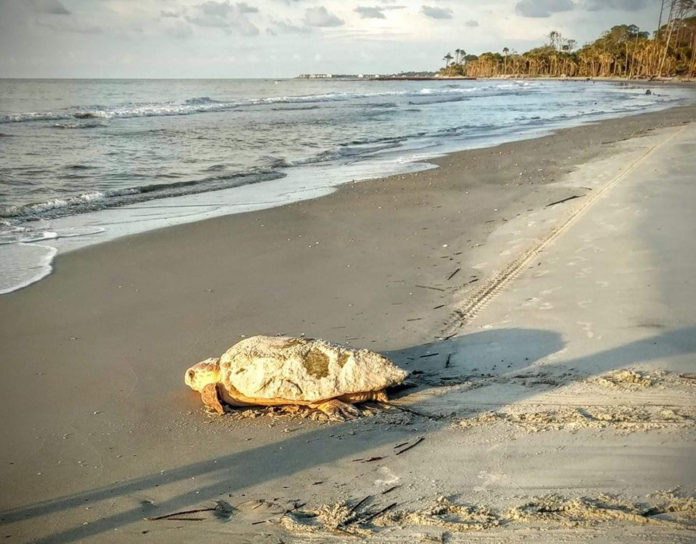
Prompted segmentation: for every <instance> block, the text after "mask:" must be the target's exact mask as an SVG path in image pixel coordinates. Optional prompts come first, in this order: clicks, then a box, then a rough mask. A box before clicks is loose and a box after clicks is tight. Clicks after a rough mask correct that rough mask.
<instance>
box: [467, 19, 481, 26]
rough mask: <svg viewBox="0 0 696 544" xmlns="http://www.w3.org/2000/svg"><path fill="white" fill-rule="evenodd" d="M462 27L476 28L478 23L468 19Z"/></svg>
mask: <svg viewBox="0 0 696 544" xmlns="http://www.w3.org/2000/svg"><path fill="white" fill-rule="evenodd" d="M464 26H468V27H469V28H476V27H477V26H479V22H478V21H474V20H473V19H470V20H468V21H467V22H466V23H464Z"/></svg>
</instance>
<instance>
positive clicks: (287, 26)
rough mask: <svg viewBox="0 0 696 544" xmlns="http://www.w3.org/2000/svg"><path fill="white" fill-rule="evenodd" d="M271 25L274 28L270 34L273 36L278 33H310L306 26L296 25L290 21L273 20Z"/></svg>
mask: <svg viewBox="0 0 696 544" xmlns="http://www.w3.org/2000/svg"><path fill="white" fill-rule="evenodd" d="M271 24H272V25H273V27H274V28H269V29H268V33H269V34H271V35H272V36H276V35H277V33H278V32H281V33H284V34H305V33H307V32H309V31H310V29H309V28H308V27H306V26H300V25H294V24H292V22H291V21H290V20H289V19H284V20H275V19H272V20H271Z"/></svg>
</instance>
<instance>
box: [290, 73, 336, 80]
mask: <svg viewBox="0 0 696 544" xmlns="http://www.w3.org/2000/svg"><path fill="white" fill-rule="evenodd" d="M298 77H299V78H300V79H331V78H333V77H334V76H333V74H300V75H299V76H298Z"/></svg>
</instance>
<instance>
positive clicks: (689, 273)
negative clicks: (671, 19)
mask: <svg viewBox="0 0 696 544" xmlns="http://www.w3.org/2000/svg"><path fill="white" fill-rule="evenodd" d="M695 120H696V107H681V108H673V109H670V110H666V111H661V112H656V113H647V114H642V115H636V116H632V117H625V118H621V119H614V120H607V121H602V122H599V123H594V124H590V125H586V126H581V127H576V128H571V129H564V130H561V131H559V132H557V133H555V134H553V135H551V136H547V137H543V138H537V139H532V140H526V141H520V142H514V143H509V144H504V145H501V146H498V147H493V148H486V149H477V150H470V151H464V152H459V153H454V154H451V155H448V156H446V157H443V158H441V159H438V160H437V161H435V162H436V163H437V164H438V166H439V168H437V169H434V170H428V171H423V172H419V173H414V174H408V175H399V176H394V177H389V178H385V179H380V180H373V181H369V182H359V183H352V184H348V185H344V186H342V187H341V188H340V189H339V190H338V191H337V192H335V193H334V194H331V195H329V196H326V197H322V198H319V199H315V200H310V201H304V202H298V203H293V204H289V205H287V206H284V207H279V208H273V209H269V210H265V211H259V212H254V213H248V214H239V215H233V216H227V217H222V218H217V219H212V220H209V221H204V222H200V223H194V224H189V225H182V226H177V227H172V228H168V229H163V230H158V231H154V232H149V233H145V234H141V235H137V236H131V237H128V238H123V239H120V240H116V241H113V242H109V243H105V244H102V245H98V246H94V247H90V248H86V249H83V250H79V251H75V252H72V253H69V254H67V255H64V256H61V257H59V258H58V260H57V261H56V264H55V270H54V273H53V274H52V275H51V276H49V277H47V278H46V279H45V280H42V281H41V282H39V283H36V284H33V285H31V286H29V287H28V288H26V289H22V290H20V291H17V292H14V293H10V294H7V295H3V296H0V345H1V346H2V358H3V362H4V364H3V365H2V376H1V379H0V408H1V409H2V413H3V414H4V417H3V421H2V423H1V424H0V425H1V430H2V435H3V437H4V439H3V445H2V447H0V481H2V492H1V493H0V523H1V524H2V533H1V534H2V536H3V539H4V541H5V542H8V543H20V542H46V543H49V542H50V543H69V542H133V541H142V542H198V541H208V542H210V541H213V542H218V541H219V542H222V541H225V542H254V543H269V544H271V543H272V544H277V543H279V542H286V543H288V542H310V541H312V542H354V541H357V539H356V536H357V537H359V538H362V539H364V540H365V541H368V542H397V541H398V542H501V541H506V542H522V541H531V542H548V543H551V542H559V541H564V542H568V541H572V542H590V541H598V540H597V539H598V538H601V541H603V542H626V541H627V540H628V539H629V538H630V540H631V541H634V542H684V543H686V542H693V539H694V538H695V535H696V533H695V532H694V531H695V530H696V503H695V502H694V501H695V500H694V498H693V493H694V490H695V489H696V471H695V470H694V463H693V459H694V455H695V454H696V448H694V439H695V438H696V434H695V432H694V428H695V427H694V423H695V421H696V411H695V404H694V401H695V400H696V381H694V379H693V378H694V374H693V373H694V372H695V370H694V364H693V361H694V351H696V343H695V342H696V329H695V327H696V316H695V315H694V312H693V307H694V305H693V304H694V303H696V300H695V298H694V297H695V296H696V287H695V286H694V280H693V278H694V277H696V270H694V268H695V265H694V259H693V255H694V240H695V239H696V237H695V235H696V231H695V228H696V224H695V223H694V219H693V205H694V202H695V200H694V199H695V198H696V191H695V190H694V188H693V183H692V182H693V171H694V156H695V154H694V152H693V151H694V149H695V145H696V124H694V121H695ZM255 334H269V335H275V334H284V335H292V336H297V335H307V336H310V337H316V338H323V339H326V340H330V341H333V342H338V343H344V344H347V345H351V346H354V347H365V348H369V349H372V350H375V351H378V352H380V353H384V354H385V355H387V356H389V357H390V358H392V359H393V360H394V361H395V362H396V363H397V364H399V365H400V366H402V367H403V368H405V369H407V370H409V371H411V372H413V375H412V376H411V378H410V382H411V383H412V385H413V386H414V387H413V388H411V389H406V390H404V391H400V392H399V393H397V394H396V395H395V400H394V403H395V406H394V407H386V408H384V407H383V408H378V407H368V409H369V412H370V414H366V415H365V416H364V417H362V418H360V419H358V420H356V421H351V422H347V423H328V422H323V421H313V420H309V419H302V418H298V417H290V416H287V415H271V414H268V413H267V411H264V410H257V411H253V410H250V411H244V410H242V411H240V412H239V413H237V414H230V415H227V416H223V417H214V416H211V415H209V414H206V412H205V411H204V410H203V407H202V404H201V402H200V399H199V398H198V396H197V395H196V394H195V393H193V392H192V391H190V390H188V389H187V388H186V386H185V385H184V383H183V374H184V371H185V370H186V368H187V367H188V366H190V365H191V364H193V363H195V362H197V361H199V360H202V359H205V358H206V357H210V356H216V355H219V354H220V353H222V352H223V351H224V350H225V349H227V348H228V347H229V346H231V345H232V344H234V343H235V342H237V341H238V340H240V339H241V338H243V337H247V336H250V335H255ZM414 371H415V372H414ZM421 437H422V438H423V440H422V441H419V438H421ZM402 443H406V444H409V445H414V444H415V445H414V447H413V448H412V449H411V450H409V451H408V452H405V453H404V454H403V455H400V456H396V455H394V451H395V450H394V448H393V446H394V445H397V444H402ZM656 494H657V495H656ZM366 497H367V499H366V500H365V501H364V502H362V503H361V502H360V501H361V500H362V499H364V498H366ZM216 501H223V502H216ZM216 504H217V505H218V510H217V511H210V509H211V508H214V507H215V506H216ZM392 504H393V506H390V505H392ZM220 505H222V506H220ZM356 505H357V506H356ZM228 506H229V507H230V508H228ZM199 509H204V510H205V509H208V510H207V511H203V512H200V513H198V514H191V515H189V517H193V518H195V521H191V520H186V519H184V520H180V519H177V518H175V519H163V520H157V521H148V520H145V519H144V518H148V517H157V516H162V515H166V514H170V513H173V512H178V511H187V510H199ZM385 509H386V510H385ZM381 510H384V512H381ZM361 512H362V513H364V516H363V517H364V518H368V517H369V516H370V515H373V517H372V518H370V519H369V520H367V519H366V520H365V521H364V523H362V524H360V523H357V522H356V523H354V522H353V521H351V516H353V517H355V516H354V515H355V514H356V513H361ZM361 515H362V514H361ZM184 517H185V516H184ZM347 520H348V521H350V523H347Z"/></svg>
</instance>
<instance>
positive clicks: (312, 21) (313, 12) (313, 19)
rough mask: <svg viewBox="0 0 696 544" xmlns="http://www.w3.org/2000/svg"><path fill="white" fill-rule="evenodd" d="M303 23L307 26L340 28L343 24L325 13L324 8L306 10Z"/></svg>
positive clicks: (331, 14) (332, 15)
mask: <svg viewBox="0 0 696 544" xmlns="http://www.w3.org/2000/svg"><path fill="white" fill-rule="evenodd" d="M304 21H305V24H306V25H308V26H341V25H343V24H344V21H343V19H339V18H338V17H336V16H335V15H334V14H333V13H331V12H329V11H327V9H326V8H325V7H324V6H319V7H316V8H307V10H306V11H305V18H304Z"/></svg>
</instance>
